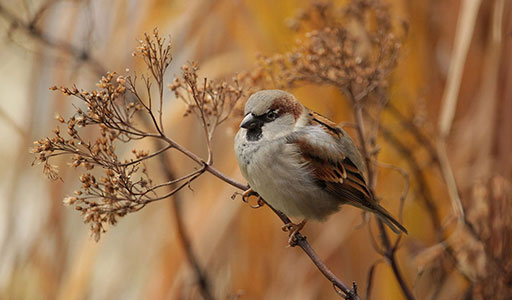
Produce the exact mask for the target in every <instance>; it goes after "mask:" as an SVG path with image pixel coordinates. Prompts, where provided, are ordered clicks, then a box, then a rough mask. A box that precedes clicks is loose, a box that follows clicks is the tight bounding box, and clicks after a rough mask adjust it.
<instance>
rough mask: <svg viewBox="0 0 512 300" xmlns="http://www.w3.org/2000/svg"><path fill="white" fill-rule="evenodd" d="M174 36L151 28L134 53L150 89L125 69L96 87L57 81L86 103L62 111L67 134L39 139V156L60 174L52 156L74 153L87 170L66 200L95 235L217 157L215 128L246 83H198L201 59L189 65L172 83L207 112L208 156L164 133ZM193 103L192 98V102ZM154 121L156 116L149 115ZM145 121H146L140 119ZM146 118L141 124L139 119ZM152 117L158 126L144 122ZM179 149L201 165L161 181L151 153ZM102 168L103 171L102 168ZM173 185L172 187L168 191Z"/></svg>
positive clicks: (48, 170)
mask: <svg viewBox="0 0 512 300" xmlns="http://www.w3.org/2000/svg"><path fill="white" fill-rule="evenodd" d="M170 49H171V47H170V43H169V42H168V41H166V40H165V39H163V38H161V37H160V36H159V34H158V31H157V30H156V29H155V30H154V31H153V34H152V35H148V34H145V35H144V39H143V40H141V41H139V46H138V47H137V49H136V52H135V56H138V57H141V58H142V59H143V61H144V63H145V64H146V66H147V68H148V73H149V76H142V79H143V82H144V85H145V93H141V92H139V90H138V89H137V76H133V77H132V76H119V75H117V74H116V73H108V74H107V75H106V76H104V77H103V78H102V79H101V80H100V81H99V83H98V84H97V87H98V89H97V90H92V91H85V90H79V89H78V88H76V87H73V88H66V87H60V88H57V87H52V88H51V89H52V90H56V91H60V92H62V93H63V94H65V95H67V96H73V97H75V98H77V99H78V100H79V101H80V102H81V105H79V106H83V108H80V107H78V108H77V110H76V112H75V114H74V115H73V116H71V117H70V118H69V119H67V120H66V119H64V118H63V117H61V116H57V120H58V121H59V122H60V123H61V124H65V125H66V126H67V130H66V132H65V133H61V131H60V129H59V128H58V127H57V128H56V129H55V131H54V134H55V135H54V137H52V138H44V139H41V140H39V141H36V142H34V143H35V147H34V148H33V149H32V152H33V153H35V154H36V155H37V156H36V160H37V161H39V162H40V163H43V164H44V167H43V173H45V174H46V175H47V176H48V177H49V178H51V179H53V180H55V179H57V178H59V175H58V172H57V171H58V168H57V166H54V165H52V164H51V163H50V159H51V158H53V157H56V156H62V155H68V156H69V157H70V162H69V165H70V166H72V167H73V168H75V169H79V168H80V169H83V170H84V171H85V172H84V173H83V174H81V175H80V176H79V180H80V182H81V187H80V189H78V190H77V191H75V192H74V195H73V196H69V197H66V198H65V199H64V203H65V204H66V205H70V206H74V207H75V209H76V210H78V211H80V212H81V214H82V216H83V219H84V222H85V223H89V224H90V227H91V233H92V235H93V236H94V238H95V240H99V238H100V235H101V233H103V232H105V230H106V225H107V224H109V225H114V224H115V223H116V222H117V219H118V218H119V217H123V216H124V215H126V214H127V213H130V212H134V211H138V210H140V209H141V208H143V207H144V206H145V205H146V204H148V203H150V202H153V201H156V200H161V199H165V198H168V197H170V196H172V195H173V194H174V193H176V192H177V191H178V190H180V189H181V188H183V187H185V186H187V185H188V184H190V182H192V181H193V180H194V179H196V178H197V177H198V176H200V175H201V174H202V173H203V172H204V171H205V167H206V166H207V165H210V164H211V162H212V153H211V144H210V142H211V138H212V135H213V132H214V130H215V128H216V127H217V126H218V125H219V124H220V123H222V122H223V121H225V120H226V119H227V118H228V116H229V114H230V113H231V111H232V110H233V107H234V105H235V104H236V102H237V101H238V100H239V99H240V98H241V97H242V95H243V90H242V88H241V87H240V86H239V85H238V82H235V86H232V85H229V84H227V83H225V82H221V83H215V82H213V81H207V80H205V84H204V86H202V87H200V86H199V85H198V83H197V78H198V76H197V73H196V72H197V69H198V68H197V66H195V65H194V66H193V67H192V68H191V69H187V68H184V73H183V79H179V78H178V79H176V80H175V82H174V84H173V90H174V92H175V93H176V95H177V96H178V97H179V98H180V99H183V100H184V101H186V103H187V104H188V109H189V111H193V112H195V113H196V114H197V115H198V116H200V118H201V119H202V121H203V123H202V125H203V126H204V128H205V132H206V133H207V134H206V139H207V142H208V150H209V158H208V160H207V161H203V160H202V159H201V158H199V157H197V156H195V155H194V154H191V153H189V152H187V150H186V149H185V148H184V147H182V146H181V145H179V144H178V143H176V142H175V141H174V140H172V139H171V138H170V137H168V136H166V135H165V134H164V126H163V117H162V116H163V112H162V107H163V89H164V86H163V78H164V74H165V71H166V69H167V67H168V66H169V64H170V62H171V60H172V57H171V51H170ZM152 83H156V85H157V87H158V94H157V97H158V105H157V106H156V107H155V105H154V104H153V103H154V102H155V101H153V99H152V98H153V97H154V93H153V92H152V88H151V87H152ZM190 99H193V101H194V102H187V101H192V100H190ZM148 120H149V122H147V121H148ZM136 121H139V122H136ZM140 123H142V124H140ZM144 124H150V126H151V127H153V128H147V126H142V125H144ZM85 127H95V129H94V132H97V133H98V136H97V138H95V139H93V140H87V139H86V138H84V136H85V135H86V134H85V132H84V130H83V129H84V128H85ZM148 138H149V139H153V140H159V141H161V144H159V145H163V146H162V147H160V149H159V150H156V151H154V152H153V153H150V152H149V151H148V150H137V149H133V150H132V151H131V154H130V155H131V157H129V158H124V159H123V158H120V157H119V152H118V151H116V146H118V145H120V144H121V145H122V144H124V145H127V146H128V147H130V145H131V144H132V142H135V141H137V140H141V139H148ZM169 149H175V150H178V151H181V152H184V153H185V152H186V154H187V155H188V156H189V157H190V158H191V159H192V160H194V161H196V163H198V164H199V165H200V168H198V169H196V170H194V171H192V172H189V173H187V174H185V175H183V176H181V177H179V178H176V179H172V180H169V181H167V182H162V183H158V184H154V183H153V180H152V179H151V176H150V175H149V173H148V170H147V169H146V160H148V159H151V158H154V157H157V156H159V155H164V154H163V152H165V151H167V150H169ZM98 169H100V170H98ZM166 189H167V190H170V191H167V192H166Z"/></svg>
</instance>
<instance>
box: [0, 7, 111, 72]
mask: <svg viewBox="0 0 512 300" xmlns="http://www.w3.org/2000/svg"><path fill="white" fill-rule="evenodd" d="M0 16H3V17H4V19H6V20H7V21H9V23H11V29H14V30H16V29H21V30H22V31H23V32H25V33H26V34H28V35H29V36H31V37H32V38H34V39H36V40H38V41H40V42H42V43H43V44H45V45H47V46H50V47H52V48H56V49H59V50H61V51H63V52H66V53H68V54H69V55H71V56H72V57H74V58H75V59H76V60H78V61H83V62H87V64H88V65H90V66H91V68H92V69H93V70H94V72H95V73H97V74H99V75H101V74H105V69H104V68H103V66H102V64H101V63H100V62H99V60H97V59H96V58H94V57H92V55H91V54H90V53H89V52H88V51H87V50H86V49H80V48H78V47H77V46H75V45H73V44H71V43H69V42H67V41H63V40H58V39H55V38H53V37H51V36H49V35H47V34H46V33H44V32H43V31H41V30H40V29H39V28H37V27H36V24H35V23H34V22H33V21H29V22H26V21H23V20H22V19H21V18H19V17H17V16H16V15H14V14H13V13H11V12H9V11H8V10H7V9H6V8H5V6H4V5H3V4H1V3H0ZM37 17H38V18H39V17H40V16H39V14H38V15H37Z"/></svg>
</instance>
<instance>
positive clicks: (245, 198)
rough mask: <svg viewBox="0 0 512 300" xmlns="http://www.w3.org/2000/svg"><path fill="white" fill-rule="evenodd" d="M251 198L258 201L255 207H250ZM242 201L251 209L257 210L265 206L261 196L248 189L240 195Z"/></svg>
mask: <svg viewBox="0 0 512 300" xmlns="http://www.w3.org/2000/svg"><path fill="white" fill-rule="evenodd" d="M251 196H256V197H258V200H257V202H256V204H255V205H252V204H250V203H249V198H250V197H251ZM242 201H244V202H245V203H247V204H249V205H250V206H251V207H252V208H259V207H262V206H263V205H264V204H265V202H264V201H263V199H262V198H261V196H260V195H259V194H258V193H257V192H255V191H254V190H253V189H251V188H249V189H248V190H246V191H245V192H243V193H242Z"/></svg>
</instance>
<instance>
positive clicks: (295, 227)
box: [281, 220, 307, 247]
mask: <svg viewBox="0 0 512 300" xmlns="http://www.w3.org/2000/svg"><path fill="white" fill-rule="evenodd" d="M306 222H307V221H306V220H302V222H300V223H298V224H295V223H292V222H290V223H286V224H284V225H283V227H281V229H282V230H283V231H285V232H289V233H290V234H289V238H288V245H289V246H290V247H293V246H295V245H296V243H297V237H296V235H297V233H299V231H301V230H302V228H304V226H305V225H306Z"/></svg>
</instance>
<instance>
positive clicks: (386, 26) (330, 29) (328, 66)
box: [250, 0, 401, 100]
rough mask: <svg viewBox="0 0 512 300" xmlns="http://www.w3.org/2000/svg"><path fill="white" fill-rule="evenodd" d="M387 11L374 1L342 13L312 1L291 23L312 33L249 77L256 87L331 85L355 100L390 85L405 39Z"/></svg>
mask: <svg viewBox="0 0 512 300" xmlns="http://www.w3.org/2000/svg"><path fill="white" fill-rule="evenodd" d="M390 20H391V18H390V16H389V11H388V9H387V7H386V6H385V5H383V4H381V3H380V2H378V1H374V0H357V1H351V3H350V4H349V5H348V6H346V7H343V8H340V7H336V6H334V5H333V4H332V3H331V2H313V4H312V5H311V7H309V8H308V9H307V10H303V11H301V12H300V13H299V14H298V16H297V17H296V18H294V19H292V20H291V21H290V24H291V27H292V28H293V29H295V30H297V31H300V30H308V31H307V32H305V34H304V37H303V38H300V39H299V40H297V47H296V49H294V50H292V51H290V52H288V53H285V54H277V55H274V56H271V57H265V56H262V57H261V58H260V67H259V68H257V69H256V70H255V71H253V72H252V73H251V74H250V75H251V78H252V80H253V81H254V84H257V85H261V86H265V85H268V84H271V85H274V86H280V87H293V86H296V85H297V84H301V83H313V84H328V85H333V86H336V87H337V88H340V89H343V90H344V91H345V92H347V93H349V94H350V95H351V96H352V97H355V98H356V100H358V99H361V98H362V97H364V96H366V95H368V94H370V93H371V92H372V91H373V90H374V89H376V88H378V87H380V86H386V85H387V77H388V76H389V73H390V72H391V71H392V70H393V69H394V67H395V66H396V62H397V58H398V52H399V50H400V46H401V40H400V39H399V38H397V37H396V34H395V33H394V31H395V30H394V29H393V26H392V24H391V21H390Z"/></svg>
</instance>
